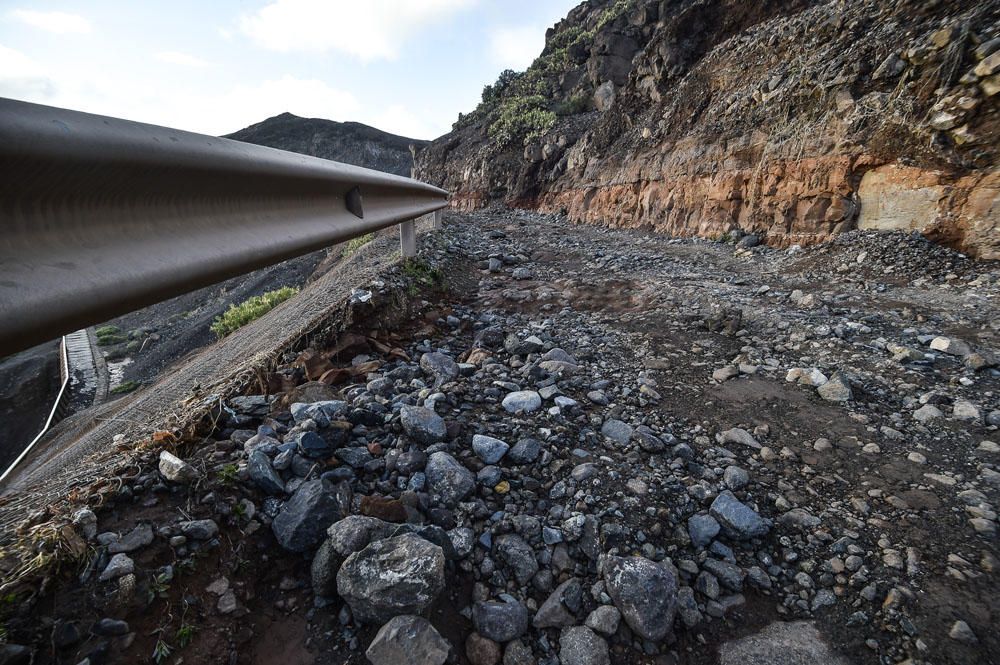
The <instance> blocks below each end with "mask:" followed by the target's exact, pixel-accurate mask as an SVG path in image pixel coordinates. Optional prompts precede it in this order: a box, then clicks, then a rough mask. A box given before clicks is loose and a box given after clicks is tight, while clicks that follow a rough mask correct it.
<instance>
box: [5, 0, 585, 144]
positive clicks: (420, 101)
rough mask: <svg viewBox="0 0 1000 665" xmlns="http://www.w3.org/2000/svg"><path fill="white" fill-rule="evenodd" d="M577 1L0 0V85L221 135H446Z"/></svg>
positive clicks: (22, 95)
mask: <svg viewBox="0 0 1000 665" xmlns="http://www.w3.org/2000/svg"><path fill="white" fill-rule="evenodd" d="M579 2H580V0H210V1H208V2H206V1H205V0H130V1H126V0H117V1H112V0H86V1H84V0H63V1H52V2H50V1H47V0H22V1H18V0H0V97H9V98H13V99H20V100H24V101H30V102H36V103H39V104H48V105H51V106H60V107H64V108H70V109H75V110H79V111H87V112H90V113H99V114H102V115H110V116H115V117H120V118H127V119H129V120H138V121H141V122H148V123H153V124H157V125H165V126H168V127H175V128H178V129H185V130H189V131H194V132H200V133H204V134H212V135H221V134H228V133H230V132H234V131H236V130H238V129H241V128H243V127H245V126H247V125H251V124H253V123H255V122H260V121H261V120H263V119H265V118H268V117H271V116H274V115H277V114H279V113H282V112H285V111H289V112H291V113H294V114H295V115H300V116H305V117H314V118H329V119H331V120H340V121H344V120H354V121H358V122H363V123H365V124H368V125H372V126H374V127H378V128H379V129H382V130H384V131H387V132H392V133H394V134H401V135H403V136H408V137H410V138H418V139H432V138H436V137H438V136H440V135H442V134H445V133H447V132H448V131H449V130H450V129H451V124H452V123H453V122H454V121H455V120H456V118H457V117H458V113H459V112H466V113H467V112H469V111H471V110H472V109H473V108H475V106H476V104H477V102H478V101H479V96H480V93H481V92H482V89H483V86H484V85H486V84H488V83H492V82H493V81H495V80H496V77H497V75H498V74H499V73H500V72H501V71H503V70H504V69H508V68H510V69H515V70H523V69H524V68H526V67H527V66H528V65H529V64H530V63H531V61H532V60H533V59H534V58H535V57H536V56H537V55H538V54H539V53H540V52H541V50H542V46H543V45H544V36H545V30H546V29H547V28H548V27H550V26H552V25H553V24H554V23H555V22H556V21H558V20H559V19H561V18H562V17H564V16H565V15H566V14H567V12H568V11H569V10H570V9H571V8H572V7H574V6H575V5H576V4H579Z"/></svg>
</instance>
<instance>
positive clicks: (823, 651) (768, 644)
mask: <svg viewBox="0 0 1000 665" xmlns="http://www.w3.org/2000/svg"><path fill="white" fill-rule="evenodd" d="M848 662H849V661H848V660H846V659H845V658H842V657H841V656H839V655H838V654H837V653H836V652H835V651H833V649H831V648H830V646H829V645H828V644H827V643H826V641H825V640H824V639H823V637H822V635H820V632H819V631H818V630H816V627H815V625H814V624H812V623H811V622H808V621H797V622H791V623H785V622H781V621H778V622H775V623H772V624H771V625H769V626H767V627H766V628H764V630H762V631H760V632H758V633H755V634H753V635H749V636H747V637H744V638H742V639H739V640H734V641H732V642H727V643H726V644H723V645H722V646H721V647H720V648H719V663H720V665H806V664H807V663H829V665H847V663H848Z"/></svg>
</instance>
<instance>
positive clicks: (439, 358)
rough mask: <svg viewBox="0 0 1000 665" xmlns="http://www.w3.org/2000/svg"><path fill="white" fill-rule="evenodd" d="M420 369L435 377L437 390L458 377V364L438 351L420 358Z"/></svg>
mask: <svg viewBox="0 0 1000 665" xmlns="http://www.w3.org/2000/svg"><path fill="white" fill-rule="evenodd" d="M420 369H422V370H424V372H425V373H426V374H428V375H430V376H432V377H434V387H436V388H437V387H440V386H441V384H443V383H448V382H449V381H453V380H454V379H455V378H456V377H458V363H456V362H455V361H454V360H452V359H451V358H449V357H448V356H446V355H445V354H443V353H439V352H437V351H435V352H434V353H425V354H424V355H422V356H420Z"/></svg>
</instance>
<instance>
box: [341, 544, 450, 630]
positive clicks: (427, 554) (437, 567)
mask: <svg viewBox="0 0 1000 665" xmlns="http://www.w3.org/2000/svg"><path fill="white" fill-rule="evenodd" d="M444 584H445V580H444V552H443V551H442V550H441V548H440V547H438V546H437V545H433V544H431V543H429V542H427V541H426V540H424V539H423V538H421V537H419V536H417V535H414V534H406V535H403V536H397V537H395V538H386V539H384V540H379V541H376V542H374V543H372V544H371V545H368V546H367V547H366V548H364V549H363V550H361V551H360V552H355V553H354V554H352V555H351V556H349V557H348V558H347V561H345V562H344V565H343V566H341V567H340V572H338V573H337V592H338V593H339V594H340V596H341V597H342V598H343V599H344V601H345V602H347V604H348V605H350V607H351V611H352V612H353V613H354V617H355V618H356V619H358V620H359V621H367V622H377V623H380V622H383V621H388V620H389V619H391V618H392V617H394V616H397V615H400V614H419V613H421V612H423V611H424V610H426V609H427V608H428V607H429V606H430V604H431V603H432V602H434V599H435V598H437V596H438V594H440V593H441V591H442V590H443V589H444Z"/></svg>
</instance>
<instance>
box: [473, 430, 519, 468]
mask: <svg viewBox="0 0 1000 665" xmlns="http://www.w3.org/2000/svg"><path fill="white" fill-rule="evenodd" d="M472 450H474V451H475V453H476V455H478V456H479V459H481V460H483V461H484V462H486V463H487V464H496V463H497V462H499V461H500V460H501V459H502V458H503V456H504V455H506V454H507V451H508V450H510V445H508V444H507V443H506V442H505V441H501V440H500V439H494V438H493V437H492V436H485V435H483V434H474V435H473V436H472Z"/></svg>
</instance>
